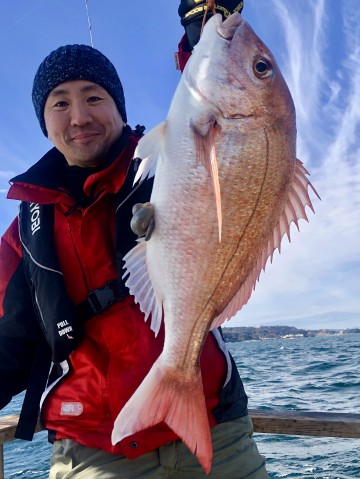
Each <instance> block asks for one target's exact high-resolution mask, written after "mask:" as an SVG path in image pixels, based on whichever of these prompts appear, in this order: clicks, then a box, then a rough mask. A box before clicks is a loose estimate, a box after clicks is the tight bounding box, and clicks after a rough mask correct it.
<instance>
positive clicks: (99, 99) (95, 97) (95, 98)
mask: <svg viewBox="0 0 360 479" xmlns="http://www.w3.org/2000/svg"><path fill="white" fill-rule="evenodd" d="M98 101H101V98H100V97H99V96H90V97H89V98H88V102H89V103H95V102H98Z"/></svg>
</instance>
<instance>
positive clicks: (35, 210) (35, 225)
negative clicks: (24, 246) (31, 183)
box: [30, 203, 41, 235]
mask: <svg viewBox="0 0 360 479" xmlns="http://www.w3.org/2000/svg"><path fill="white" fill-rule="evenodd" d="M30 211H31V218H30V219H31V234H32V235H34V234H35V233H36V232H37V231H39V229H40V226H41V225H40V207H39V205H38V204H37V203H30Z"/></svg>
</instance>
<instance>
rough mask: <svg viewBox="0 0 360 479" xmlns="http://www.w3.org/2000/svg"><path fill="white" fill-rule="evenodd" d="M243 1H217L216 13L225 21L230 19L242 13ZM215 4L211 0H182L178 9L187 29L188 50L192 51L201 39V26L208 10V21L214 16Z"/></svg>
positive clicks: (182, 22) (183, 24)
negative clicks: (236, 13) (235, 13)
mask: <svg viewBox="0 0 360 479" xmlns="http://www.w3.org/2000/svg"><path fill="white" fill-rule="evenodd" d="M243 3H244V2H243V1H242V0H240V1H239V0H218V1H216V0H215V11H216V13H221V15H222V17H223V19H225V18H227V17H229V16H230V15H231V14H232V13H234V12H239V13H241V11H242V9H243ZM212 5H213V3H211V2H209V0H200V1H198V0H181V2H180V6H179V9H178V12H179V16H180V18H181V25H182V26H183V27H184V28H185V32H186V36H187V40H188V48H189V51H191V50H192V49H193V48H194V46H195V45H196V44H197V42H198V41H199V38H200V31H201V25H202V21H203V17H204V13H205V10H206V12H207V13H206V20H208V19H209V18H210V17H211V16H212V15H213V12H212V9H211V7H212Z"/></svg>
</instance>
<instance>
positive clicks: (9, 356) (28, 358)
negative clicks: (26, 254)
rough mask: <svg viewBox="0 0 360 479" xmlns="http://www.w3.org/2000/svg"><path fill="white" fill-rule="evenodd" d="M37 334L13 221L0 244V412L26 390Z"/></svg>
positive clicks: (36, 322)
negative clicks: (14, 397)
mask: <svg viewBox="0 0 360 479" xmlns="http://www.w3.org/2000/svg"><path fill="white" fill-rule="evenodd" d="M41 334H42V333H41V330H40V326H39V324H38V321H37V317H36V314H35V311H34V308H33V304H32V299H31V295H30V290H29V287H28V285H27V281H26V277H25V271H24V268H23V263H22V255H21V244H20V240H19V235H18V225H17V220H14V222H13V223H12V224H11V226H10V227H9V229H8V230H7V231H6V233H5V234H4V236H3V237H2V238H1V243H0V409H2V408H3V407H4V406H6V404H8V403H9V402H10V401H11V398H12V397H13V396H15V395H16V394H18V393H20V392H21V391H23V390H24V389H26V386H27V380H28V377H29V373H30V370H31V366H32V363H33V359H34V356H35V352H36V349H37V345H38V343H39V340H40V338H41Z"/></svg>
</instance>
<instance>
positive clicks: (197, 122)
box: [190, 112, 222, 243]
mask: <svg viewBox="0 0 360 479" xmlns="http://www.w3.org/2000/svg"><path fill="white" fill-rule="evenodd" d="M190 126H191V128H192V130H193V132H194V135H195V148H196V157H197V158H198V161H199V162H200V163H202V164H203V165H204V166H205V168H206V169H207V171H208V172H209V174H210V176H211V180H212V184H213V189H214V195H215V205H216V215H217V220H218V229H219V243H220V242H221V232H222V208H221V191H220V181H219V170H218V162H217V158H216V149H215V136H216V132H217V127H216V116H215V115H214V113H212V112H204V113H201V114H200V115H198V116H197V117H195V118H191V120H190Z"/></svg>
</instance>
